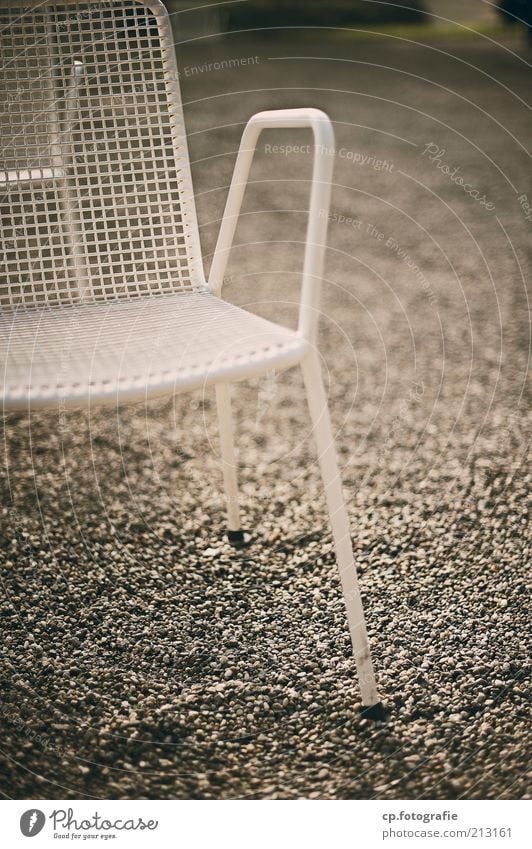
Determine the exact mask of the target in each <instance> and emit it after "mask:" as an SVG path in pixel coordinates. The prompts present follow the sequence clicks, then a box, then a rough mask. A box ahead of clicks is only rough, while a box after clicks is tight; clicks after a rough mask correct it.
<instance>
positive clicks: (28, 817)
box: [20, 808, 46, 837]
mask: <svg viewBox="0 0 532 849" xmlns="http://www.w3.org/2000/svg"><path fill="white" fill-rule="evenodd" d="M45 822H46V817H45V816H44V814H43V812H42V811H39V810H38V809H37V808H31V809H30V810H29V811H24V813H23V814H22V816H21V818H20V830H21V832H22V834H23V835H24V837H35V835H36V834H39V832H40V831H42V828H43V826H44V823H45Z"/></svg>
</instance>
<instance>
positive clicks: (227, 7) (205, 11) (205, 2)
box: [167, 0, 532, 38]
mask: <svg viewBox="0 0 532 849" xmlns="http://www.w3.org/2000/svg"><path fill="white" fill-rule="evenodd" d="M167 5H168V7H169V9H171V10H172V11H175V12H179V14H180V25H181V27H182V32H183V35H184V33H185V31H186V32H187V33H188V35H189V36H190V37H195V36H196V37H197V36H200V35H207V34H208V35H213V34H219V33H227V32H231V31H235V30H242V29H248V30H262V31H263V33H262V34H263V35H268V34H269V35H270V36H273V35H275V36H279V35H280V29H281V28H286V27H290V28H294V29H296V30H299V31H300V32H301V31H302V30H304V29H305V28H307V27H350V28H353V29H355V30H357V31H358V32H359V34H361V33H362V30H363V28H364V27H368V26H371V28H372V30H373V31H374V32H378V31H379V30H381V31H383V32H386V31H388V32H393V31H394V30H395V31H396V30H397V29H398V28H400V29H402V30H403V31H404V29H405V27H406V28H408V27H415V31H416V33H417V34H418V35H420V36H422V37H429V38H430V37H434V36H438V35H443V34H446V35H450V34H454V35H463V34H464V32H465V30H466V29H469V30H474V31H476V32H482V33H485V34H491V35H496V34H501V31H503V30H504V29H514V30H516V31H519V32H520V33H521V35H522V36H523V37H524V38H526V35H527V29H528V28H529V27H530V21H531V19H530V15H531V8H532V3H531V2H530V0H498V2H497V0H495V2H493V3H491V2H486V0H410V2H408V3H400V2H398V0H389V2H386V3H384V2H377V1H376V0H375V1H374V0H332V2H327V3H323V2H320V0H293V1H292V2H291V3H286V2H283V0H234V2H222V3H212V2H210V0H196V2H194V3H192V4H191V3H189V2H187V0H169V3H168V4H167ZM293 34H294V33H291V35H293Z"/></svg>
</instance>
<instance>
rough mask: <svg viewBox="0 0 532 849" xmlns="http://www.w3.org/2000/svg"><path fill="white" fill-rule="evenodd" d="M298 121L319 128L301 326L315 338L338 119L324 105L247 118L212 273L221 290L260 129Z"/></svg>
mask: <svg viewBox="0 0 532 849" xmlns="http://www.w3.org/2000/svg"><path fill="white" fill-rule="evenodd" d="M293 127H310V128H311V129H312V132H313V134H314V164H313V170H312V189H311V194H310V207H309V217H308V225H307V238H306V245H305V259H304V263H303V283H302V287H301V300H300V307H299V324H298V330H299V331H300V332H301V333H302V334H303V335H304V336H305V337H306V338H308V339H309V340H310V341H314V337H315V334H316V328H317V319H318V305H319V298H320V286H321V278H322V274H323V258H324V253H325V239H326V234H327V223H328V218H329V202H330V194H331V177H332V169H333V164H334V132H333V128H332V124H331V121H330V119H329V117H328V116H327V115H326V114H325V112H322V111H321V110H320V109H310V108H308V109H307V108H305V109H276V110H272V111H268V112H257V114H256V115H253V117H252V118H250V120H249V121H248V123H247V124H246V128H245V130H244V132H243V134H242V140H241V142H240V148H239V151H238V156H237V159H236V164H235V170H234V172H233V178H232V181H231V186H230V188H229V194H228V196H227V201H226V204H225V210H224V216H223V220H222V224H221V227H220V232H219V234H218V241H217V242H216V248H215V249H214V256H213V260H212V265H211V271H210V274H209V288H210V289H211V291H212V292H213V293H214V294H216V295H220V293H221V290H222V284H223V278H224V274H225V269H226V267H227V261H228V259H229V253H230V250H231V246H232V244H233V238H234V234H235V229H236V225H237V221H238V216H239V214H240V208H241V206H242V199H243V197H244V191H245V189H246V185H247V180H248V176H249V170H250V167H251V162H252V160H253V154H254V152H255V146H256V144H257V140H258V137H259V135H260V133H261V132H262V130H265V129H267V128H268V129H270V128H278V129H287V128H293Z"/></svg>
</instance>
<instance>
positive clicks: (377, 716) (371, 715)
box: [360, 702, 386, 722]
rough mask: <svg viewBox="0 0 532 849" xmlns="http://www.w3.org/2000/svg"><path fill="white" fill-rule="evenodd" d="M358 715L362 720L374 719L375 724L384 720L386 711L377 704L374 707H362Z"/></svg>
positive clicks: (380, 704)
mask: <svg viewBox="0 0 532 849" xmlns="http://www.w3.org/2000/svg"><path fill="white" fill-rule="evenodd" d="M360 715H361V716H362V717H363V718H364V719H374V720H375V721H376V722H382V721H383V720H384V719H386V711H385V710H384V705H383V703H382V702H377V704H376V705H362V710H361V711H360Z"/></svg>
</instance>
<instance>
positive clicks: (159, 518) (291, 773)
mask: <svg viewBox="0 0 532 849" xmlns="http://www.w3.org/2000/svg"><path fill="white" fill-rule="evenodd" d="M515 50H516V43H511V42H508V43H507V44H506V45H504V46H503V47H497V46H495V45H493V44H490V43H489V42H488V41H486V40H482V41H480V40H479V41H460V42H456V43H454V44H453V43H449V42H432V43H431V44H430V45H429V46H426V47H423V46H418V47H416V46H415V45H411V44H408V43H404V42H402V41H400V40H399V41H397V40H394V39H387V40H382V41H365V42H364V41H350V40H348V39H338V40H336V41H334V42H333V41H330V42H327V41H326V40H324V39H323V38H321V39H320V40H319V41H318V40H317V39H316V40H315V41H314V40H311V39H310V37H309V38H308V40H307V41H305V43H304V44H303V45H302V44H301V43H299V44H294V43H290V42H289V41H288V40H286V41H284V42H283V41H276V40H275V39H268V40H266V39H264V40H255V41H250V39H249V37H247V36H246V37H245V38H244V37H242V36H233V37H231V38H229V39H228V40H227V41H226V42H212V43H211V42H209V43H208V45H207V46H205V45H204V44H202V43H201V42H200V43H199V45H198V44H197V43H196V44H195V45H192V44H191V45H188V46H180V47H179V62H180V67H181V76H182V86H183V95H184V100H185V103H186V106H185V110H186V118H187V120H188V127H189V131H190V133H191V135H190V150H191V156H192V159H193V161H194V165H193V170H194V178H195V184H196V187H197V192H198V213H199V216H200V222H201V233H202V241H203V248H204V253H205V256H206V262H207V264H208V262H209V256H210V252H211V251H212V248H213V244H214V239H215V235H216V232H217V228H218V221H219V218H220V215H221V210H222V205H223V201H224V198H225V193H226V186H227V183H228V180H229V178H230V173H231V169H232V163H233V161H234V152H235V148H236V145H237V141H238V137H239V134H240V132H241V129H242V122H244V121H245V119H246V118H247V117H248V116H249V115H250V114H251V113H252V112H254V111H257V110H258V109H260V108H265V107H273V106H291V105H305V104H312V105H316V106H320V107H322V108H324V109H326V110H327V111H328V112H329V113H330V115H331V117H332V118H333V120H334V122H335V130H336V135H337V154H336V171H335V186H334V191H333V202H332V216H333V220H332V221H331V226H330V250H329V253H328V260H327V271H326V283H325V286H324V297H323V316H322V333H321V340H320V346H321V350H322V352H323V357H324V360H323V364H324V369H325V376H326V381H327V387H328V392H329V397H330V403H331V409H332V415H333V419H334V425H335V429H336V432H337V441H338V450H339V455H340V459H341V463H342V468H343V474H344V481H345V492H346V497H347V499H348V504H349V511H350V515H351V519H352V529H353V544H354V548H355V553H356V560H357V563H358V567H359V570H360V577H361V585H362V589H363V595H364V602H365V606H366V610H367V617H368V625H369V631H370V636H371V640H372V645H373V649H374V654H375V662H376V666H377V670H378V675H379V680H380V686H381V688H382V693H383V696H384V700H385V702H386V704H387V706H388V708H389V719H388V721H387V722H386V723H373V722H371V721H368V720H362V719H361V718H360V716H359V714H358V706H359V705H358V701H359V695H358V688H357V684H356V679H355V674H354V663H353V661H352V659H351V652H350V644H349V637H348V633H347V627H346V620H345V615H344V609H343V603H342V600H341V595H340V588H339V582H338V579H337V574H336V568H335V561H334V556H333V552H332V547H331V538H330V534H329V530H328V526H327V517H326V512H325V506H324V501H323V497H322V490H321V486H320V481H319V476H318V471H317V468H316V465H315V462H314V459H315V458H314V451H313V446H312V444H311V441H310V439H309V428H308V419H307V416H306V412H305V402H304V395H303V392H302V383H301V378H300V375H299V373H298V372H297V370H296V371H290V372H287V373H285V374H282V375H275V376H273V377H272V378H270V379H267V380H261V381H251V382H249V383H247V384H242V385H239V386H238V387H236V388H235V393H234V397H235V415H236V420H237V427H238V445H239V452H240V462H241V465H242V475H241V479H242V495H243V508H244V515H245V524H246V527H248V528H249V529H251V530H252V531H253V535H254V543H253V545H252V546H251V547H250V548H248V549H246V550H245V551H240V552H238V551H234V550H232V549H230V548H229V547H228V546H227V545H226V544H225V543H224V542H223V528H224V517H223V500H222V497H221V480H220V474H219V470H218V454H217V452H218V449H217V442H216V436H217V432H216V419H215V410H214V405H213V397H212V392H211V391H209V392H206V393H201V392H196V393H195V394H193V395H187V396H182V397H178V398H176V399H173V400H171V401H167V402H165V403H156V404H151V405H149V407H147V408H145V407H134V408H127V409H120V410H119V411H107V412H101V411H97V410H95V411H92V412H91V413H90V414H89V413H88V412H80V413H71V414H69V415H68V417H67V420H66V425H65V427H64V428H63V429H62V430H61V429H59V428H58V422H57V416H56V415H55V416H54V415H53V414H44V413H39V414H34V415H32V417H31V420H30V419H29V417H28V416H26V415H20V416H9V417H8V418H7V420H6V422H5V458H6V469H7V472H6V471H5V470H4V478H3V479H4V505H5V506H4V522H3V525H2V527H3V530H2V538H1V550H2V566H1V576H2V586H3V588H4V593H3V597H2V604H1V616H2V630H3V634H4V651H3V654H2V684H1V686H2V696H3V698H2V705H1V707H0V722H1V724H2V746H1V749H2V753H1V774H2V779H1V781H2V784H1V787H2V792H3V794H4V795H6V796H8V797H14V798H38V797H44V798H83V797H99V798H122V799H128V798H130V799H131V798H163V799H170V798H198V799H211V798H214V799H229V798H237V797H238V798H240V797H246V798H261V799H268V798H308V797H311V798H334V799H345V798H380V799H396V798H411V799H414V798H433V799H456V798H472V799H476V798H522V797H524V796H526V795H527V792H528V783H527V776H526V765H527V754H528V745H527V744H528V742H529V736H530V735H529V727H530V726H529V722H528V716H527V711H526V647H525V632H526V624H527V620H526V604H525V598H526V596H525V580H526V575H525V565H526V562H527V557H526V555H527V550H526V545H527V542H528V540H527V534H526V530H527V525H526V515H527V514H526V510H527V494H528V482H529V476H528V474H527V467H526V452H527V444H528V434H529V425H530V420H529V419H528V420H527V417H526V395H525V380H526V375H527V368H528V352H529V325H528V316H527V298H526V286H525V282H526V280H527V278H528V276H529V274H530V265H531V262H530V260H531V256H530V234H531V228H532V222H530V221H527V220H526V207H525V206H524V203H525V202H524V201H523V200H521V201H519V199H518V198H519V196H521V195H522V194H528V198H529V199H530V198H531V196H532V187H531V186H530V163H529V157H528V154H527V153H526V151H525V150H524V147H526V142H527V140H528V139H529V138H530V119H529V114H530V113H529V107H528V106H527V101H530V92H531V90H532V89H531V86H530V82H531V74H530V68H529V67H528V66H526V65H525V64H524V63H523V57H520V56H519V55H516V53H515ZM518 50H519V49H518V48H517V53H518ZM331 56H333V57H334V60H332V59H330V58H327V57H331ZM245 57H258V59H256V60H254V61H253V63H249V62H248V64H247V65H244V64H243V63H242V62H241V59H242V58H245ZM286 57H292V58H286ZM310 57H314V58H310ZM223 58H226V59H227V58H233V59H235V58H237V59H238V60H239V64H238V66H233V68H220V69H218V70H216V69H210V70H209V69H208V68H207V69H205V68H204V69H203V70H201V66H203V65H205V64H207V65H208V64H209V63H211V64H212V63H215V62H220V61H221V60H222V59H223ZM191 68H196V71H194V72H191ZM198 68H200V70H198ZM263 141H264V144H275V143H283V144H302V143H305V144H306V143H307V142H309V139H308V138H307V137H306V136H304V135H301V136H298V135H295V134H289V133H287V134H285V135H282V134H277V135H275V136H273V135H272V136H265V137H264V140H263ZM430 143H432V144H434V145H435V146H436V149H437V150H438V149H439V150H441V149H444V153H443V154H441V155H439V154H436V156H434V155H433V161H431V160H430V158H429V155H430V153H431V152H432V151H433V150H434V148H430V149H429V151H428V152H427V153H424V151H425V149H426V147H427V145H428V144H430ZM342 151H343V152H342ZM284 153H286V151H284V152H279V151H278V152H277V153H275V152H273V151H272V150H271V149H268V148H264V147H262V146H261V154H262V155H261V156H260V157H259V158H258V160H257V166H256V168H255V170H254V172H253V178H254V179H255V180H256V181H258V182H257V184H256V185H255V187H254V189H253V191H251V192H250V194H249V198H248V199H247V201H246V212H247V213H248V214H247V215H246V216H245V217H244V219H243V221H242V223H241V225H240V226H239V229H238V232H237V241H238V243H239V245H240V247H239V248H238V249H237V250H236V251H235V254H234V257H233V260H232V266H231V269H230V271H229V276H228V280H227V285H226V290H225V294H226V296H227V298H228V299H229V300H232V301H234V302H235V303H239V304H246V305H248V306H249V307H250V308H251V309H254V310H256V311H258V312H260V313H262V314H264V315H267V316H268V317H274V318H276V319H277V320H280V321H286V322H288V323H289V322H293V320H294V317H295V304H296V302H297V293H298V277H297V271H298V268H299V267H300V261H301V252H302V246H301V241H302V239H303V237H304V224H305V216H304V209H305V206H306V202H307V191H308V183H307V182H306V180H307V178H308V174H309V165H310V159H309V155H308V154H306V153H305V151H304V150H300V151H299V152H294V153H292V154H290V155H289V156H287V155H284ZM438 156H439V158H438ZM364 157H365V159H364ZM371 157H373V160H372V161H370V158H371ZM444 165H448V166H449V170H448V172H447V173H445V171H444V168H443V166H444ZM454 168H459V171H457V172H455V175H454V177H453V175H452V173H451V172H452V169H454ZM456 174H461V175H463V177H464V181H465V182H466V183H467V184H468V186H470V187H471V189H470V190H469V189H468V191H470V192H474V191H476V192H477V194H476V195H475V196H473V195H472V194H471V193H469V194H468V193H467V192H466V190H465V189H464V188H463V187H461V186H460V185H459V184H458V183H457V182H456V181H454V178H455V177H456ZM279 180H282V181H284V182H282V183H279V182H278V181H279ZM527 181H528V182H527ZM483 198H484V199H483ZM342 216H343V217H344V218H342ZM345 219H353V220H351V221H347V222H346V221H345ZM359 222H360V223H359ZM381 234H382V235H381ZM390 239H392V240H393V242H390Z"/></svg>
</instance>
